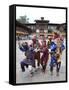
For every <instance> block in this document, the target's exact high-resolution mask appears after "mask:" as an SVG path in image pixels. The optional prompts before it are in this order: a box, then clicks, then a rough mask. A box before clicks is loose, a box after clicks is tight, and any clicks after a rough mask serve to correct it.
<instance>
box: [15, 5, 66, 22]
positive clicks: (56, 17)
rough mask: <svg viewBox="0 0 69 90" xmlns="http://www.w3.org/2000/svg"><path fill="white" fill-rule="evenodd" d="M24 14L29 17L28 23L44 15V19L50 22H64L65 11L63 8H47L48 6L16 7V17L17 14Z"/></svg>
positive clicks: (17, 16)
mask: <svg viewBox="0 0 69 90" xmlns="http://www.w3.org/2000/svg"><path fill="white" fill-rule="evenodd" d="M24 15H26V16H27V17H28V18H29V22H30V23H34V20H36V19H40V17H44V19H45V20H49V22H50V23H65V22H66V11H65V10H64V9H48V8H35V7H34V8H32V7H18V6H17V7H16V19H17V18H19V16H24Z"/></svg>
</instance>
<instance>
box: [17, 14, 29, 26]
mask: <svg viewBox="0 0 69 90" xmlns="http://www.w3.org/2000/svg"><path fill="white" fill-rule="evenodd" d="M17 21H19V22H20V23H22V24H24V23H29V18H27V16H26V15H24V16H20V17H19V19H17Z"/></svg>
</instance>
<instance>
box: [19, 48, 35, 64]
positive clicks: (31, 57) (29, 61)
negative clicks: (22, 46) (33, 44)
mask: <svg viewBox="0 0 69 90" xmlns="http://www.w3.org/2000/svg"><path fill="white" fill-rule="evenodd" d="M34 54H35V52H34V50H33V48H30V49H29V50H28V51H27V52H26V57H27V58H26V59H24V60H23V61H21V63H25V64H27V65H34V64H35V59H34Z"/></svg>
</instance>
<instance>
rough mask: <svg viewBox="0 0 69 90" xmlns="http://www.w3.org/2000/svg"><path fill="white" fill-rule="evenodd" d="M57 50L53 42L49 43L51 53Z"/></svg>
mask: <svg viewBox="0 0 69 90" xmlns="http://www.w3.org/2000/svg"><path fill="white" fill-rule="evenodd" d="M56 48H57V45H56V44H55V43H54V42H51V45H50V49H51V51H55V50H56Z"/></svg>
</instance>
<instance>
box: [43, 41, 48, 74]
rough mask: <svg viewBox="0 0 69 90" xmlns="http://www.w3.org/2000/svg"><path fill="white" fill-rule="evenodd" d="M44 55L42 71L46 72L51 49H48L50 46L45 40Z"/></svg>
mask: <svg viewBox="0 0 69 90" xmlns="http://www.w3.org/2000/svg"><path fill="white" fill-rule="evenodd" d="M42 47H43V48H42V53H43V55H42V57H41V65H42V71H43V72H44V73H45V70H46V66H47V62H48V58H49V51H48V47H47V46H46V42H45V41H44V42H43V46H42Z"/></svg>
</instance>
